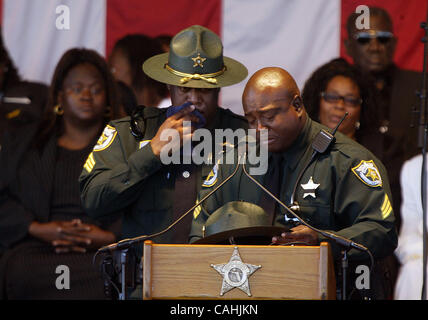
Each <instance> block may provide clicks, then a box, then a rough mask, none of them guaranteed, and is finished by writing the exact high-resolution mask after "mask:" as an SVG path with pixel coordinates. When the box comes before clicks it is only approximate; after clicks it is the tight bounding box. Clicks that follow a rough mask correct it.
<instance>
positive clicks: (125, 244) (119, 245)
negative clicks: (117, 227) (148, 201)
mask: <svg viewBox="0 0 428 320" xmlns="http://www.w3.org/2000/svg"><path fill="white" fill-rule="evenodd" d="M245 154H246V153H244V154H239V156H238V163H237V164H236V167H235V169H234V170H233V172H232V173H231V174H230V175H229V176H228V177H227V178H226V179H224V181H222V182H221V183H220V184H219V185H218V186H217V187H215V188H214V189H213V190H211V191H210V192H209V193H208V194H206V195H205V196H204V197H203V198H202V199H201V200H200V201H198V202H197V203H195V204H194V205H193V206H192V207H191V208H190V209H189V210H187V211H186V212H185V213H184V214H182V215H181V216H180V217H179V218H178V219H177V220H175V221H174V222H173V223H172V224H171V225H169V226H168V227H167V228H165V229H164V230H161V231H159V232H157V233H154V234H151V235H142V236H137V237H134V238H128V239H123V240H121V241H119V242H116V243H112V244H109V245H107V246H104V247H102V248H100V249H98V251H97V253H96V254H95V255H97V254H98V253H102V252H107V251H114V250H122V249H127V248H129V247H130V246H132V245H134V244H136V243H139V242H141V241H144V240H146V239H150V238H154V237H157V236H160V235H162V234H164V233H166V232H167V231H169V230H170V229H171V228H172V227H174V226H175V225H176V224H177V223H179V222H180V221H181V220H183V219H184V217H186V216H187V215H188V214H189V213H191V212H192V211H193V210H195V209H196V208H197V207H198V206H200V205H201V204H202V203H203V202H205V200H207V199H208V198H209V197H210V196H211V195H212V194H214V193H215V192H216V191H217V190H218V189H220V188H221V187H222V186H223V185H224V184H226V183H227V182H228V181H229V180H230V179H232V177H233V176H234V175H235V174H236V173H237V172H238V168H239V164H240V161H241V158H242V157H243V156H244V157H245Z"/></svg>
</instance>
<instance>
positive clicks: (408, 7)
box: [340, 0, 428, 71]
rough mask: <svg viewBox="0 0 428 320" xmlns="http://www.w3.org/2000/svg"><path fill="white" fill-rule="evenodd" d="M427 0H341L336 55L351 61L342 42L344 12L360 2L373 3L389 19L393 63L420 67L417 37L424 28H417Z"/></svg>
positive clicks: (344, 21) (352, 10)
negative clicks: (391, 34) (339, 31)
mask: <svg viewBox="0 0 428 320" xmlns="http://www.w3.org/2000/svg"><path fill="white" fill-rule="evenodd" d="M427 2H428V1H427V0H412V1H402V0H365V1H361V0H342V10H341V11H342V12H341V17H342V25H341V42H340V55H341V56H342V57H345V58H346V59H348V60H349V61H352V60H351V58H350V57H349V56H348V55H347V54H346V50H345V47H344V44H343V41H344V39H345V38H346V37H347V34H348V33H347V31H346V20H347V18H348V16H349V15H350V14H351V13H352V12H355V9H356V8H357V7H358V6H359V5H361V4H364V5H367V6H376V7H380V8H384V9H385V10H386V11H387V12H388V13H389V15H390V16H391V19H392V21H393V27H394V33H395V35H396V37H397V38H398V40H397V47H396V50H395V56H394V61H395V63H396V64H397V65H398V66H399V67H401V68H404V69H410V70H416V71H422V64H423V43H422V42H421V38H422V37H423V35H424V31H423V30H422V29H421V28H420V23H421V22H422V21H425V20H426V18H427V17H426V14H427V7H428V6H427Z"/></svg>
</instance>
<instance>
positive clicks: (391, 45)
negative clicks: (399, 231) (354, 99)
mask: <svg viewBox="0 0 428 320" xmlns="http://www.w3.org/2000/svg"><path fill="white" fill-rule="evenodd" d="M369 10H370V23H369V29H368V30H366V29H358V28H357V25H356V19H357V18H358V15H359V14H357V13H352V14H351V15H350V16H349V17H348V19H347V24H346V29H347V33H348V37H347V38H346V39H345V42H344V44H345V48H346V52H347V53H348V55H349V56H350V57H351V58H352V60H353V62H354V65H355V66H356V67H357V68H358V69H359V70H360V71H361V72H362V73H363V74H364V76H365V77H366V78H367V79H370V81H372V82H373V83H374V84H375V87H376V89H377V91H378V93H379V101H378V103H377V109H378V110H379V117H380V121H381V123H380V127H379V129H380V130H381V133H382V134H383V135H384V136H385V137H386V138H384V143H383V150H382V153H383V155H382V156H381V157H380V158H381V159H384V160H385V166H386V167H387V170H388V175H389V178H390V181H391V188H392V194H393V198H394V199H393V206H394V209H395V212H396V217H397V226H398V228H400V226H401V215H400V207H401V190H400V171H401V166H402V165H403V163H404V161H405V160H407V159H410V158H411V157H412V156H414V155H416V154H417V153H419V152H420V148H419V144H418V126H417V124H418V121H419V120H418V118H417V117H414V116H412V114H413V112H412V109H413V107H414V106H416V104H417V103H418V99H417V96H416V91H417V90H420V86H421V84H422V76H421V73H419V72H416V71H411V70H405V69H402V68H400V67H398V66H397V65H396V64H395V63H394V61H393V58H394V53H395V48H396V45H397V41H398V39H397V37H396V36H395V34H394V26H393V21H392V19H391V17H390V16H389V14H388V12H387V11H386V10H385V9H383V8H378V7H369ZM412 124H414V127H412Z"/></svg>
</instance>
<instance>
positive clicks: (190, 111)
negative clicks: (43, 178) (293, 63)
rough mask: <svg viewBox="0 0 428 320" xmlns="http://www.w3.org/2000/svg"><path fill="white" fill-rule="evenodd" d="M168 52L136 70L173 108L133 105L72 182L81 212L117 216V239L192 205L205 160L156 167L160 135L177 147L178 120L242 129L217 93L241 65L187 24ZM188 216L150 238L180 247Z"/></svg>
mask: <svg viewBox="0 0 428 320" xmlns="http://www.w3.org/2000/svg"><path fill="white" fill-rule="evenodd" d="M170 47H171V50H170V51H169V53H164V54H160V55H157V56H154V57H152V58H150V59H148V60H146V61H145V63H144V64H143V70H144V72H145V73H146V74H147V75H148V76H150V77H151V78H153V79H155V80H157V81H160V82H162V83H166V84H167V85H168V88H169V91H170V94H171V101H172V105H173V106H172V107H170V108H167V109H157V108H148V107H145V108H139V111H138V113H136V114H134V115H133V116H132V117H131V118H129V117H126V118H123V119H120V120H117V121H113V122H111V123H110V124H109V125H108V126H107V127H106V128H105V130H104V133H103V134H102V136H101V137H100V139H99V141H98V143H97V145H96V146H95V148H94V150H93V152H92V153H91V154H90V156H89V158H88V160H87V161H86V164H85V166H84V169H83V171H82V174H81V176H80V179H79V180H80V188H81V198H82V203H83V206H84V207H85V209H86V210H87V212H88V213H89V215H91V216H92V217H94V218H98V217H101V216H104V215H109V214H112V213H113V212H116V211H118V210H124V211H125V212H124V218H123V237H125V238H130V237H136V236H140V235H151V234H155V233H158V232H160V231H162V230H165V228H167V227H168V226H170V225H171V224H172V223H173V222H174V221H175V220H176V219H178V217H180V215H182V214H183V213H184V212H185V211H186V210H188V209H190V208H191V207H192V205H194V204H195V201H196V194H197V190H198V189H199V187H200V186H201V183H202V181H203V180H204V179H205V178H206V177H207V175H208V174H209V172H210V170H211V167H212V163H209V162H207V163H203V164H202V165H195V164H194V163H193V162H191V163H190V164H189V163H180V164H165V163H163V162H162V159H161V155H162V150H163V148H165V147H166V146H169V145H168V143H169V142H170V141H165V140H163V139H162V138H161V135H162V132H164V131H165V130H166V129H174V130H175V132H177V133H178V134H179V136H180V139H179V140H180V141H179V145H181V146H182V144H181V143H182V142H183V141H184V140H183V139H185V138H187V139H188V138H190V137H191V136H192V133H193V132H194V131H191V132H188V133H186V132H185V130H184V129H183V128H184V127H183V123H184V121H191V122H192V124H195V125H196V126H204V128H206V129H209V130H210V132H212V133H214V129H226V128H231V129H232V130H235V129H238V128H244V129H245V128H247V122H246V120H245V118H244V117H241V116H238V115H236V114H234V113H232V112H231V111H230V110H228V109H223V108H221V107H219V106H218V97H219V91H220V88H221V87H224V86H229V85H232V84H235V83H238V82H240V81H242V80H243V79H244V78H245V77H246V76H247V74H248V72H247V69H246V68H245V66H244V65H242V64H241V63H239V62H238V61H235V60H233V59H231V58H228V57H224V56H223V46H222V43H221V40H220V38H219V37H218V36H217V35H216V34H215V33H214V32H212V31H211V30H209V29H207V28H204V27H201V26H192V27H190V28H187V29H185V30H183V31H181V32H179V33H178V34H177V35H176V36H175V37H173V39H172V40H171V45H170ZM186 105H187V106H186ZM176 111H178V112H176ZM192 130H194V127H193V126H192ZM183 136H184V138H183ZM213 140H214V139H213ZM188 219H189V220H185V219H184V220H180V223H179V224H177V225H175V226H174V228H172V229H171V230H170V231H168V232H166V233H164V234H162V235H161V236H159V237H156V238H154V239H153V241H155V242H156V243H188V235H189V231H190V225H191V220H192V219H191V214H189V215H188Z"/></svg>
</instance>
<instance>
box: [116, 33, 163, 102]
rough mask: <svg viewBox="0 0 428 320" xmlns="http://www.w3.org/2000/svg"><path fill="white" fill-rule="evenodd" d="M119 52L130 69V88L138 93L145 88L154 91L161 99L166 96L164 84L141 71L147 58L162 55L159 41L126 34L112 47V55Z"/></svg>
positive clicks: (139, 35) (144, 36)
mask: <svg viewBox="0 0 428 320" xmlns="http://www.w3.org/2000/svg"><path fill="white" fill-rule="evenodd" d="M116 50H121V51H122V52H123V53H124V54H125V57H126V58H127V60H128V62H129V66H130V67H131V79H132V80H131V81H132V83H131V87H132V88H133V89H134V90H135V91H139V90H141V89H142V88H144V87H145V86H148V87H152V88H155V89H156V92H157V94H158V95H159V96H161V97H166V96H167V95H168V89H167V87H166V85H165V84H163V83H161V82H158V81H156V80H154V79H152V78H150V77H148V76H147V75H146V74H145V73H144V71H143V63H144V61H146V60H147V59H148V58H151V57H153V56H155V55H158V54H161V53H164V51H163V50H162V46H161V44H160V42H159V41H157V40H155V39H154V38H152V37H149V36H147V35H145V34H128V35H126V36H124V37H123V38H120V39H119V40H118V41H117V42H116V43H115V45H114V47H113V50H112V53H113V52H114V51H116Z"/></svg>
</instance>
